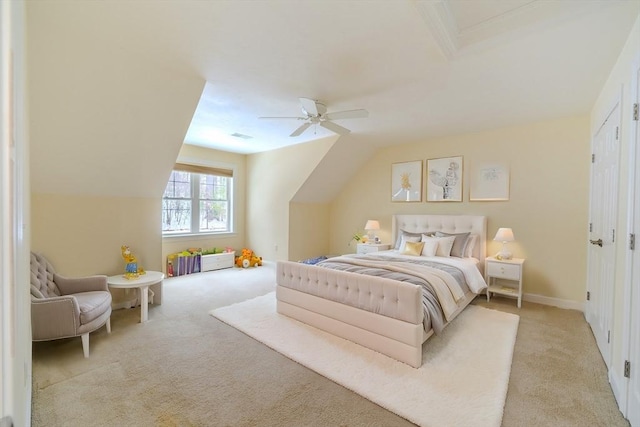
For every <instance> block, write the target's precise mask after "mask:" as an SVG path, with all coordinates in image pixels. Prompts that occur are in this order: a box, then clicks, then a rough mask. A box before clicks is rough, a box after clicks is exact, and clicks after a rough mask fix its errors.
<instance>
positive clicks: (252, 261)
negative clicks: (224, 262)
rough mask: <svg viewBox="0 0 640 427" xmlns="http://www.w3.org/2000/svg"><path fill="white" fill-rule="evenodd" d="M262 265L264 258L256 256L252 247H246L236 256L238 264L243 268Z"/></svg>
mask: <svg viewBox="0 0 640 427" xmlns="http://www.w3.org/2000/svg"><path fill="white" fill-rule="evenodd" d="M259 265H262V258H260V257H258V256H256V255H255V254H254V253H253V251H252V250H251V249H247V248H244V249H242V252H241V254H240V255H238V256H237V257H236V266H238V267H241V268H249V267H257V266H259Z"/></svg>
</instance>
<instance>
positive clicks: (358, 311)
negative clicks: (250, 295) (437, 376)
mask: <svg viewBox="0 0 640 427" xmlns="http://www.w3.org/2000/svg"><path fill="white" fill-rule="evenodd" d="M276 283H277V288H276V296H277V310H278V313H281V314H284V315H287V316H289V317H292V318H294V319H297V320H299V321H301V322H304V323H306V324H309V325H311V326H314V327H316V328H319V329H322V330H324V331H327V332H329V333H331V334H333V335H337V336H340V337H342V338H345V339H348V340H350V341H353V342H356V343H358V344H360V345H363V346H365V347H368V348H371V349H373V350H376V351H378V352H380V353H383V354H386V355H387V356H390V357H392V358H394V359H397V360H400V361H402V362H404V363H407V364H409V365H411V366H413V367H416V368H417V367H419V366H420V365H421V364H422V343H423V342H424V341H425V340H426V339H427V338H428V337H429V336H430V335H431V334H432V331H429V332H428V333H425V332H424V329H423V325H422V320H423V317H424V313H423V308H422V289H421V287H420V286H417V285H413V284H410V283H406V282H398V281H395V280H390V279H385V278H381V277H371V276H364V275H361V274H354V273H349V272H344V271H337V270H330V269H326V268H321V267H317V266H313V265H307V264H301V263H294V262H288V261H279V262H278V264H277V278H276Z"/></svg>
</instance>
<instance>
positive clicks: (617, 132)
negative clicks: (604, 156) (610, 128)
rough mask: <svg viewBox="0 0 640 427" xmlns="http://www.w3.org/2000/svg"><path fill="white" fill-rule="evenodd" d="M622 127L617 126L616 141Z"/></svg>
mask: <svg viewBox="0 0 640 427" xmlns="http://www.w3.org/2000/svg"><path fill="white" fill-rule="evenodd" d="M619 130H620V128H619V127H618V126H616V141H617V140H618V132H619Z"/></svg>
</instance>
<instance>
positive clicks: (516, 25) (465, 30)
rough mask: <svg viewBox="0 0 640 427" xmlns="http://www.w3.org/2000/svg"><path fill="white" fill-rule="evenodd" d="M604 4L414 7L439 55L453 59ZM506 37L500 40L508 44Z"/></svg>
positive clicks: (458, 1) (482, 2)
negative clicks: (480, 45)
mask: <svg viewBox="0 0 640 427" xmlns="http://www.w3.org/2000/svg"><path fill="white" fill-rule="evenodd" d="M605 4H606V2H603V1H590V2H577V1H576V2H571V1H541V0H512V1H508V2H506V1H504V0H475V1H473V2H470V1H468V0H438V1H434V0H417V1H416V7H417V9H418V12H419V14H420V16H421V17H422V19H423V20H424V22H425V24H426V25H427V27H428V29H429V31H430V32H431V34H432V36H433V37H434V39H435V41H436V43H437V44H438V47H439V48H440V50H441V52H442V54H443V55H444V56H445V57H447V58H448V59H453V58H455V57H456V56H458V55H459V54H460V52H461V51H462V50H463V49H465V48H467V47H470V46H472V45H475V44H478V43H480V42H483V41H486V40H489V39H496V38H498V37H499V36H505V35H508V34H509V33H511V34H512V35H515V33H516V32H520V33H522V32H524V31H527V30H529V31H530V29H531V27H533V26H539V27H544V26H545V25H550V24H552V23H554V22H556V23H557V22H558V21H562V20H566V19H569V18H572V17H576V16H578V15H580V14H583V13H586V12H589V11H592V10H593V8H598V7H602V6H603V5H605ZM508 40H509V37H502V38H501V41H502V42H508Z"/></svg>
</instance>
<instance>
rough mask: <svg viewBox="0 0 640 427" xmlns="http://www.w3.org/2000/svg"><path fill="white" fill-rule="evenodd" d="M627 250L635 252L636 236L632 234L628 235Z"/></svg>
mask: <svg viewBox="0 0 640 427" xmlns="http://www.w3.org/2000/svg"><path fill="white" fill-rule="evenodd" d="M629 249H630V250H632V251H635V250H636V235H635V234H633V233H631V234H629Z"/></svg>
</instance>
